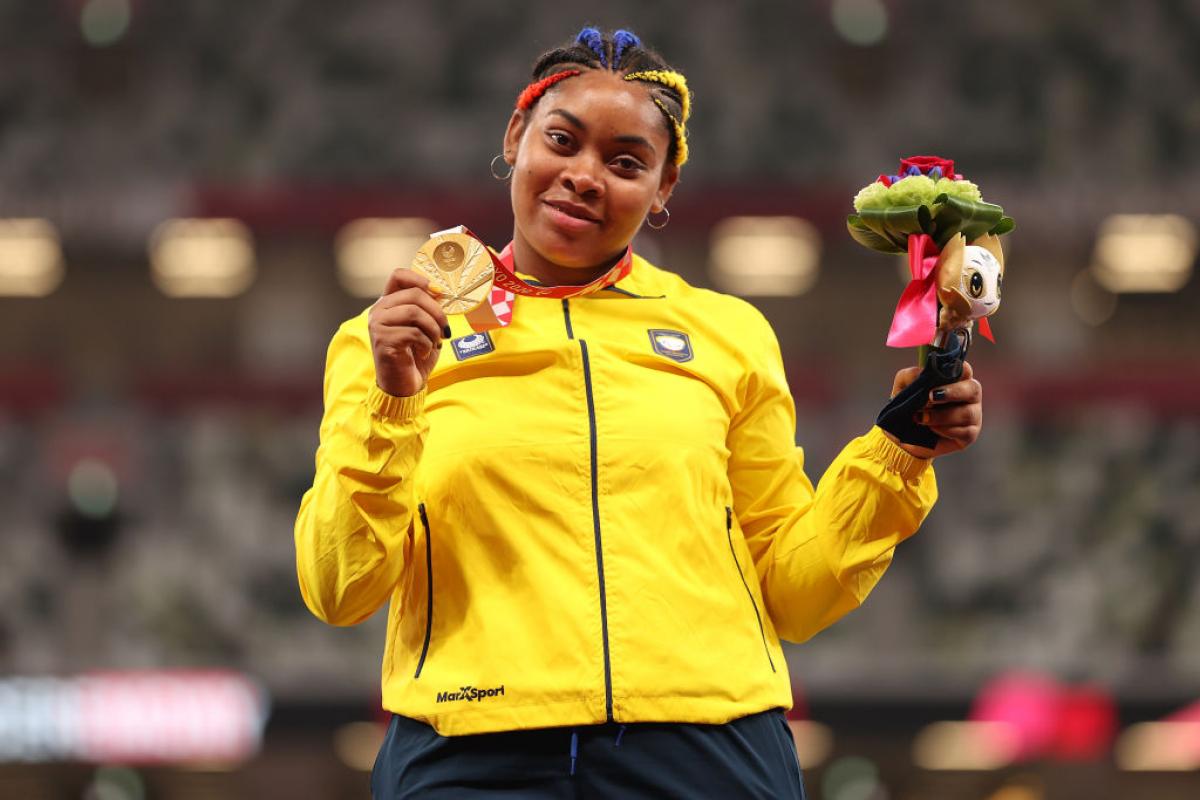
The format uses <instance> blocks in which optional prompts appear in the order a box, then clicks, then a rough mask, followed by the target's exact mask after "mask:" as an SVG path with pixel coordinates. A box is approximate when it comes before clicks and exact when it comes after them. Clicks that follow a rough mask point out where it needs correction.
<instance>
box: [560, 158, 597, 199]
mask: <svg viewBox="0 0 1200 800" xmlns="http://www.w3.org/2000/svg"><path fill="white" fill-rule="evenodd" d="M601 167H602V165H599V164H597V163H596V160H595V159H591V158H575V159H573V160H572V162H571V164H569V165H568V166H567V168H566V169H564V170H563V172H562V182H563V186H564V187H566V188H567V189H568V190H569V191H571V192H573V193H575V194H577V195H580V196H582V195H586V194H590V195H592V196H597V195H601V194H603V193H604V182H603V181H602V180H601V179H600V177H599V175H598V170H599V169H600V168H601Z"/></svg>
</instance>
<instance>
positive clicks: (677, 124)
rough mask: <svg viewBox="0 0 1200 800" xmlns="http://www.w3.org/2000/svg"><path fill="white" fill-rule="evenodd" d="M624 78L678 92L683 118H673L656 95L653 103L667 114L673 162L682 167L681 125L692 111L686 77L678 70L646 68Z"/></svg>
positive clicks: (683, 140) (684, 143)
mask: <svg viewBox="0 0 1200 800" xmlns="http://www.w3.org/2000/svg"><path fill="white" fill-rule="evenodd" d="M625 80H627V81H647V82H649V83H657V84H659V85H661V86H665V87H667V88H668V89H672V90H674V91H675V92H677V93H678V94H679V98H680V107H681V111H682V117H683V119H675V115H674V114H672V113H671V112H670V111H668V110H667V107H666V105H664V104H663V102H662V101H661V100H659V99H658V98H657V97H655V98H654V103H655V105H657V106H658V107H659V108H661V109H662V112H663V113H664V114H666V115H667V119H669V120H670V121H671V128H672V130H673V131H674V133H675V164H676V165H677V166H680V167H682V166H683V164H684V162H685V161H687V157H688V146H687V135H686V134H685V132H684V128H683V126H684V124H685V123H687V121H688V117H689V116H691V113H692V98H691V94H690V93H689V92H688V88H687V78H685V77H683V75H681V74H680V73H678V72H669V71H667V70H661V69H648V70H643V71H642V72H631V73H629V74H628V75H626V76H625Z"/></svg>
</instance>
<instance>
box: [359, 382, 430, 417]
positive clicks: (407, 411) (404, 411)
mask: <svg viewBox="0 0 1200 800" xmlns="http://www.w3.org/2000/svg"><path fill="white" fill-rule="evenodd" d="M367 407H368V408H369V409H371V413H372V414H374V415H375V416H377V417H381V418H383V419H389V420H393V421H395V422H407V421H409V420H410V419H413V418H414V417H416V416H417V415H418V414H420V413H421V412H422V411H423V410H424V409H425V389H424V388H422V389H421V391H419V392H417V393H416V394H414V395H409V396H408V397H396V396H395V395H391V394H388V393H387V392H385V391H384V390H383V389H380V388H379V387H378V386H372V387H371V388H370V389H368V390H367Z"/></svg>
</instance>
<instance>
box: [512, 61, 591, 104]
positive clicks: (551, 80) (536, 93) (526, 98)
mask: <svg viewBox="0 0 1200 800" xmlns="http://www.w3.org/2000/svg"><path fill="white" fill-rule="evenodd" d="M579 74H581V72H580V70H577V69H567V70H563V71H562V72H556V73H554V74H553V75H548V76H547V77H545V78H542V79H541V80H540V81H534V82H533V83H531V84H529V85H528V86H526V87H525V91H523V92H521V94H520V96H518V97H517V108H518V109H520V110H521V111H528V110H529V107H530V106H532V105H533V104H534V103H536V102H537V100H538V98H539V97H541V96H542V95H544V94H545V93H546V90H547V89H549V88H550V87H551V86H553V85H554V84H556V83H558V82H559V81H561V80H566V79H567V78H570V77H573V76H575V75H579Z"/></svg>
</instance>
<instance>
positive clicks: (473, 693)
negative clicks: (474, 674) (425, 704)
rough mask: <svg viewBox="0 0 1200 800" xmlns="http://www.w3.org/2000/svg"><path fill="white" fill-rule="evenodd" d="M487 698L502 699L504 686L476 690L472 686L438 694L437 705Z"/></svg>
mask: <svg viewBox="0 0 1200 800" xmlns="http://www.w3.org/2000/svg"><path fill="white" fill-rule="evenodd" d="M488 697H504V684H501V685H499V686H496V687H494V688H492V689H477V688H475V687H474V686H462V687H460V688H459V690H458V691H457V692H438V694H437V701H438V702H439V703H454V702H458V701H459V700H466V701H467V702H468V703H471V702H474V701H476V700H483V699H485V698H488Z"/></svg>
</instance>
